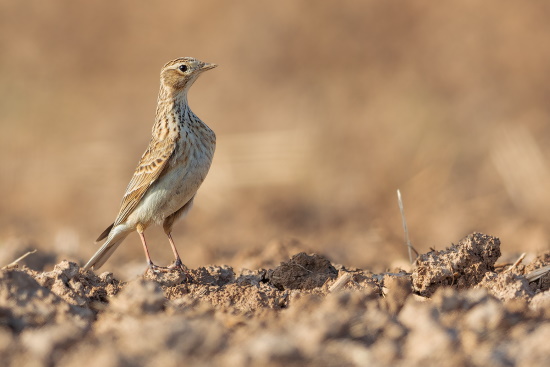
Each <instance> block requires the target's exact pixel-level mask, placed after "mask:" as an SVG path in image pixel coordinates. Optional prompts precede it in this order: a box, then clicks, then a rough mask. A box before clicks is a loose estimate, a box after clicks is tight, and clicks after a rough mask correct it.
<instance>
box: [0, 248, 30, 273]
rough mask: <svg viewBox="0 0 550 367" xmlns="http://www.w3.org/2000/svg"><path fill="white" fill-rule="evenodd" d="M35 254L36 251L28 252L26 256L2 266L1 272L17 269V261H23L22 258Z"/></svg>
mask: <svg viewBox="0 0 550 367" xmlns="http://www.w3.org/2000/svg"><path fill="white" fill-rule="evenodd" d="M35 252H36V250H32V251H29V252H27V253H26V254H24V255H22V256H20V257H18V258H17V259H15V260H14V261H12V262H11V263H9V264H8V265H5V266H3V267H2V268H1V269H2V270H9V269H14V268H17V267H18V266H19V261H21V260H23V259H24V258H26V257H27V256H29V255H32V254H34V253H35Z"/></svg>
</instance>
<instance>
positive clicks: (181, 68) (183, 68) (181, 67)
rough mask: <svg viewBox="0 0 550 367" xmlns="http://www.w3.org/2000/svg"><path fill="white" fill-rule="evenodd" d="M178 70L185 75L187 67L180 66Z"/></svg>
mask: <svg viewBox="0 0 550 367" xmlns="http://www.w3.org/2000/svg"><path fill="white" fill-rule="evenodd" d="M179 69H180V70H181V71H183V72H184V73H185V72H186V71H187V65H180V67H179Z"/></svg>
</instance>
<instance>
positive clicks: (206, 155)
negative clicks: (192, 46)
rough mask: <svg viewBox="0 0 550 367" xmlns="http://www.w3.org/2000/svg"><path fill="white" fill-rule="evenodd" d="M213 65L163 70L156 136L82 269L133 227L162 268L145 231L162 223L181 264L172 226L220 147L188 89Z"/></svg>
mask: <svg viewBox="0 0 550 367" xmlns="http://www.w3.org/2000/svg"><path fill="white" fill-rule="evenodd" d="M215 67H216V65H215V64H208V63H204V62H202V61H199V60H197V59H194V58H192V57H182V58H178V59H175V60H172V61H170V62H169V63H167V64H166V65H164V67H163V68H162V70H161V72H160V92H159V96H158V101H157V112H156V118H155V124H154V125H153V136H152V138H151V141H150V142H149V146H148V147H147V149H146V150H145V153H143V155H142V156H141V160H140V161H139V163H138V166H137V168H136V171H135V172H134V176H133V177H132V180H131V181H130V184H129V185H128V188H127V189H126V193H125V194H124V197H123V198H122V204H121V207H120V211H119V213H118V216H117V217H116V219H115V221H114V223H113V224H111V225H110V226H109V227H108V228H107V229H106V230H105V231H103V233H102V234H101V235H100V236H99V238H98V239H97V241H102V240H104V239H106V241H105V243H104V244H103V246H101V248H100V249H99V250H98V251H97V252H96V253H95V254H94V256H92V258H91V259H90V261H88V262H87V263H86V265H84V270H87V269H90V268H93V269H94V270H97V269H99V268H100V267H101V266H102V265H103V264H104V263H105V261H107V259H108V258H109V257H110V256H111V255H112V254H113V252H114V251H115V250H116V249H117V247H118V246H119V245H120V244H121V243H122V241H124V239H125V238H126V236H128V234H130V233H131V232H133V231H137V232H138V234H139V236H140V238H141V242H142V244H143V249H144V251H145V256H146V258H147V263H148V264H149V267H150V268H152V269H153V270H158V269H161V268H160V267H158V266H156V265H154V264H153V262H152V261H151V257H150V255H149V250H148V248H147V243H146V241H145V235H144V231H145V229H146V228H147V227H148V226H149V225H151V224H154V223H156V224H161V223H162V226H163V228H164V232H165V233H166V235H167V236H168V240H169V241H170V245H171V247H172V251H173V252H174V256H175V258H176V260H175V262H174V264H173V265H172V266H170V267H169V268H183V264H182V261H181V258H180V256H179V254H178V251H177V249H176V246H175V245H174V241H173V239H172V234H171V233H172V226H173V224H174V222H175V221H176V219H178V218H182V217H183V216H184V215H185V214H187V213H188V212H189V210H190V209H191V207H192V206H193V199H194V198H195V194H196V193H197V190H198V189H199V187H200V185H201V184H202V182H203V181H204V178H205V177H206V174H207V173H208V170H209V169H210V164H211V163H212V158H213V156H214V150H215V147H216V135H215V134H214V132H213V131H212V130H211V129H210V128H209V127H208V126H207V125H206V124H205V123H204V122H202V121H201V120H200V119H199V118H198V117H197V116H196V115H195V114H194V113H193V112H192V111H191V109H190V108H189V105H188V104H187V93H188V92H189V88H191V85H193V83H194V82H195V80H197V78H198V77H199V75H200V74H202V73H203V72H204V71H206V70H210V69H212V68H215Z"/></svg>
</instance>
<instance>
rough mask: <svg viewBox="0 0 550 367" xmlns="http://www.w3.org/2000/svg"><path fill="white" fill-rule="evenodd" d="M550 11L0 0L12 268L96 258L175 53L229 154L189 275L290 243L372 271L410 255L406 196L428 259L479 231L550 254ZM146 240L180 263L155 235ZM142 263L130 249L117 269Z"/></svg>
mask: <svg viewBox="0 0 550 367" xmlns="http://www.w3.org/2000/svg"><path fill="white" fill-rule="evenodd" d="M549 15H550V4H547V3H544V2H516V3H513V2H502V1H496V0H495V1H484V2H479V1H461V2H454V3H445V4H440V3H437V5H435V3H434V2H429V1H415V2H408V3H403V2H396V1H363V2H359V1H340V2H338V5H336V3H333V2H328V1H327V2H314V1H309V2H295V1H290V0H283V1H279V2H256V1H241V2H225V1H202V2H200V3H192V2H169V1H161V2H156V3H154V4H153V3H143V4H140V5H139V6H137V5H136V3H135V2H132V1H128V0H125V1H117V2H107V1H96V2H93V3H89V2H59V3H56V4H54V3H51V2H40V1H28V2H10V1H5V0H2V1H0V50H1V52H0V80H1V82H0V127H1V133H0V156H1V157H2V159H1V160H0V172H1V173H0V192H2V199H1V200H0V246H1V247H0V249H1V251H0V252H1V253H2V261H4V262H8V259H7V258H9V260H10V261H11V260H12V259H13V256H15V255H16V254H18V253H21V252H24V251H25V250H26V249H28V248H39V249H41V251H40V252H41V253H42V254H43V257H42V260H43V262H42V264H45V263H46V262H49V263H51V264H53V263H54V262H56V261H57V260H59V259H63V258H67V259H71V260H74V261H78V262H82V261H84V260H86V259H87V258H88V257H89V256H91V254H92V253H93V252H94V251H95V249H96V246H95V245H94V244H93V240H94V239H95V238H96V237H97V235H98V234H99V233H101V232H102V231H103V229H104V228H105V227H106V226H107V225H108V224H110V223H111V222H112V220H113V219H114V217H115V216H116V213H117V211H118V206H119V203H120V199H121V197H122V194H123V193H124V189H125V188H126V185H127V183H128V181H129V179H130V177H131V174H132V172H133V169H134V168H135V165H136V163H137V161H138V159H139V157H140V155H141V153H142V152H143V150H144V149H145V147H146V145H147V142H148V140H149V138H150V129H151V126H152V122H153V118H154V111H155V102H156V94H157V91H158V74H159V71H160V68H161V66H162V65H163V64H164V63H165V62H167V61H168V60H170V59H173V58H175V57H179V56H194V57H197V58H199V59H201V60H204V61H208V62H214V63H217V64H219V65H220V66H219V68H217V69H215V70H214V71H211V72H209V73H207V74H205V75H203V76H202V77H201V79H200V80H199V81H198V82H197V83H196V84H195V86H194V87H193V88H192V90H191V94H190V104H191V107H192V109H193V111H194V112H195V113H196V114H197V115H198V116H200V117H201V119H202V120H204V121H205V122H206V123H207V124H209V126H210V127H212V128H213V129H214V130H215V131H216V133H217V135H218V149H217V152H216V156H215V159H214V164H213V167H212V171H211V173H210V175H209V176H208V177H207V180H206V182H205V185H204V186H203V188H202V189H201V190H200V191H199V195H198V197H197V200H196V206H195V209H194V210H193V211H192V213H191V214H190V216H189V217H188V218H187V219H186V220H185V221H184V222H182V223H179V224H178V225H176V227H175V228H176V229H175V240H176V243H177V244H178V247H179V248H180V253H181V254H182V256H183V258H184V262H186V264H187V265H188V266H190V267H196V266H198V265H204V264H207V263H218V264H219V263H226V264H229V265H232V266H235V267H239V266H241V265H242V264H241V263H239V258H238V257H235V255H236V254H238V253H241V252H242V251H251V250H253V249H255V248H261V247H263V246H265V245H266V244H268V243H270V242H271V241H283V242H289V241H293V239H296V240H297V241H299V242H300V243H301V244H300V245H299V247H302V248H303V249H304V250H306V249H309V250H312V251H318V252H322V253H324V254H326V255H327V256H328V257H329V258H330V259H331V260H332V261H333V262H335V263H345V264H347V265H348V266H358V267H362V268H370V269H372V270H374V271H380V270H381V269H384V268H385V267H388V266H392V264H395V263H396V262H403V261H405V259H406V251H405V250H404V249H403V248H402V242H403V239H402V238H403V234H402V228H401V219H400V216H399V211H398V207H397V202H396V195H395V191H396V189H398V188H399V189H401V191H402V193H403V196H404V202H405V210H406V214H407V219H408V225H409V229H410V234H411V239H412V241H413V244H414V245H415V246H416V247H417V248H418V249H419V251H420V252H425V251H427V250H428V249H429V248H430V247H435V248H443V247H445V246H447V245H449V244H450V243H451V241H456V240H457V239H459V238H462V237H463V236H464V235H466V234H468V233H470V232H472V231H474V230H477V231H481V232H484V233H488V234H492V235H495V236H498V237H500V239H501V241H502V252H503V254H504V255H505V256H509V257H511V258H513V257H515V256H517V254H518V253H521V252H528V253H530V254H534V253H538V252H541V251H544V250H548V249H549V242H548V240H549V232H548V228H549V223H548V222H549V221H550V219H549V217H548V215H547V213H548V210H549V207H550V194H549V191H548V189H547V188H548V187H549V183H550V182H549V181H550V173H549V167H548V163H547V162H548V158H549V154H550V148H549V147H550V145H549V144H548V142H549V140H550V124H549V121H550V103H549V102H548V100H549V97H550V87H549V86H550V42H548V40H549V39H550V23H549V22H548V19H549ZM147 234H148V237H149V238H150V242H151V243H152V245H153V246H152V255H153V258H154V259H155V260H156V261H157V262H158V263H160V264H162V263H163V262H165V263H167V262H169V261H170V260H171V252H170V250H169V246H168V242H167V241H166V240H165V239H164V237H163V236H162V231H161V230H159V229H158V228H157V229H152V230H149V231H148V233H147ZM5 258H6V259H5ZM143 261H144V260H143V254H142V250H141V246H140V244H139V239H138V237H137V236H130V237H129V238H128V239H127V240H126V242H125V244H124V246H122V247H121V248H120V249H119V250H118V252H117V253H116V255H115V256H114V257H113V259H112V260H111V262H109V263H108V264H107V265H106V270H111V271H113V270H117V269H118V270H120V269H122V270H124V271H127V272H128V273H132V272H136V271H137V272H139V271H142V270H143V266H144V263H143ZM136 269H137V270H136ZM122 270H120V271H122Z"/></svg>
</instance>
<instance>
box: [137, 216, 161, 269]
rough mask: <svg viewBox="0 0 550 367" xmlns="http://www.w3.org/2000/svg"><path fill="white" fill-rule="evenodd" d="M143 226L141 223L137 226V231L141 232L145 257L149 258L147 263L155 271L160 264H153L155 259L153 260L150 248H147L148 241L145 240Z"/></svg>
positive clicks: (140, 236)
mask: <svg viewBox="0 0 550 367" xmlns="http://www.w3.org/2000/svg"><path fill="white" fill-rule="evenodd" d="M143 231H144V229H143V227H142V226H141V225H138V226H137V233H138V234H139V238H141V243H142V244H143V251H145V257H146V258H147V265H149V267H150V268H151V270H153V271H155V270H157V269H158V266H156V265H155V264H153V260H151V255H149V249H148V248H147V242H146V241H145V235H144V234H143Z"/></svg>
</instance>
